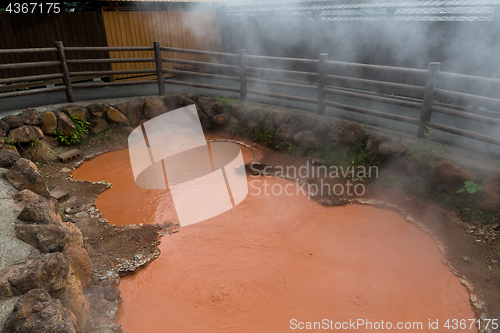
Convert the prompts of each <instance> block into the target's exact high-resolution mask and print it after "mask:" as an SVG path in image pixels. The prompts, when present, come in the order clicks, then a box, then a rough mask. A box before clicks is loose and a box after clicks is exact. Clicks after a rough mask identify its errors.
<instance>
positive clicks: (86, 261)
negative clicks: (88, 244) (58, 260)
mask: <svg viewBox="0 0 500 333" xmlns="http://www.w3.org/2000/svg"><path fill="white" fill-rule="evenodd" d="M63 254H64V255H65V256H66V259H67V260H68V262H69V264H70V266H71V267H74V268H75V274H76V275H77V277H78V279H79V280H80V281H81V284H82V288H85V287H87V286H88V285H89V284H90V276H91V275H92V261H91V260H90V256H89V254H88V252H87V250H85V249H84V248H82V247H80V246H77V245H74V244H70V245H69V246H68V247H67V248H66V249H65V250H64V251H63Z"/></svg>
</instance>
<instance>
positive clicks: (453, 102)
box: [0, 42, 500, 145]
mask: <svg viewBox="0 0 500 333" xmlns="http://www.w3.org/2000/svg"><path fill="white" fill-rule="evenodd" d="M83 51H88V52H99V51H109V52H123V51H133V52H147V53H148V54H150V55H151V56H150V57H139V58H112V59H105V58H103V59H73V60H69V59H67V58H66V53H70V52H83ZM33 52H37V53H44V52H47V53H49V52H52V53H56V54H57V56H58V59H59V60H58V61H44V62H28V63H11V64H0V69H16V68H32V67H43V66H53V67H57V68H59V71H60V72H59V73H56V74H47V75H35V76H24V77H15V78H8V79H0V84H6V83H14V82H26V81H34V80H44V79H52V78H62V80H63V84H62V85H60V86H55V87H48V88H40V89H33V90H24V91H14V92H8V93H3V94H0V98H6V97H14V96H24V95H28V94H35V93H42V92H43V93H45V92H51V91H59V90H64V91H65V92H66V97H67V100H68V102H73V101H74V97H73V89H82V88H97V87H105V86H122V85H135V84H147V83H154V84H157V85H158V94H159V95H164V94H165V87H164V84H165V83H168V84H175V85H181V86H189V87H198V88H207V89H215V90H223V91H231V92H238V93H240V98H241V100H243V101H244V100H246V99H247V95H248V94H251V95H260V96H266V97H271V98H278V99H285V100H292V101H297V102H303V103H310V104H315V105H317V113H318V114H321V115H323V114H325V108H326V107H327V106H329V107H334V108H338V109H343V110H347V111H350V112H355V113H360V114H366V115H370V116H375V117H379V118H384V119H390V120H395V121H400V122H404V123H408V124H413V125H416V126H418V131H417V136H418V137H423V136H424V135H425V133H426V131H427V129H428V128H429V127H430V128H435V129H437V130H440V131H444V132H448V133H452V134H456V135H460V136H464V137H468V138H472V139H475V140H479V141H483V142H487V143H490V144H494V145H500V139H499V138H496V137H493V136H488V135H484V134H481V133H477V132H472V131H468V130H464V129H460V128H457V127H452V126H449V125H445V124H441V123H437V122H434V121H431V115H432V113H440V114H445V115H448V116H452V117H457V118H462V119H467V120H473V121H476V122H479V123H483V124H488V125H493V126H500V98H499V96H498V94H499V93H500V80H498V79H490V78H484V77H478V76H470V75H462V74H455V73H447V72H443V71H440V64H439V63H431V64H430V65H429V69H428V70H423V69H411V68H401V67H390V66H378V65H367V64H358V63H347V62H338V61H330V60H328V55H327V54H321V55H320V57H319V59H298V58H282V57H266V56H254V55H247V54H246V52H245V50H240V52H239V54H232V53H221V52H212V51H200V50H189V49H180V48H174V47H164V46H161V45H160V42H154V43H153V46H144V47H64V46H63V44H62V42H56V43H55V47H53V48H38V49H11V50H0V55H2V54H12V53H33ZM175 53H181V54H186V55H194V56H202V57H203V59H206V61H197V60H185V59H178V58H174V57H172V56H170V57H164V56H163V55H164V54H167V55H171V54H175ZM110 63H151V64H154V66H153V67H151V68H147V69H128V70H105V71H78V72H70V71H69V69H68V65H71V64H110ZM164 64H178V65H184V66H186V67H185V68H184V69H185V70H179V69H172V67H170V66H165V65H164ZM165 67H167V68H165ZM290 68H302V69H304V70H303V71H297V70H291V69H290ZM200 69H204V70H203V71H200ZM121 74H152V75H154V79H149V80H144V81H121V82H120V81H117V82H102V83H95V82H93V83H72V81H71V79H72V78H74V77H84V76H85V77H90V78H92V77H103V76H109V75H121ZM187 74H189V75H192V76H196V77H204V78H210V79H217V80H221V81H223V82H226V81H232V82H236V83H237V84H236V86H239V87H234V85H233V86H232V87H230V86H224V85H213V84H204V83H196V82H189V81H183V80H182V79H178V78H179V77H181V78H182V77H183V76H185V75H187ZM169 75H170V77H166V76H169ZM171 75H174V76H171ZM176 78H177V79H176ZM292 80H295V81H293V82H292ZM249 83H250V84H265V85H267V86H277V87H285V88H293V89H300V90H304V91H312V92H313V93H314V96H315V97H314V98H310V97H309V98H306V97H300V96H296V95H295V96H292V95H286V94H278V93H272V92H269V91H264V90H253V89H248V84H249ZM335 96H346V97H352V98H357V99H364V100H369V101H376V102H382V103H386V104H391V105H396V106H402V107H407V108H413V109H417V110H420V119H417V118H412V117H408V116H403V115H399V114H393V113H386V112H381V111H376V110H372V109H368V108H362V107H357V106H352V105H348V104H342V103H338V102H336V101H335V100H334V98H335ZM328 97H332V98H333V100H332V99H329V98H328ZM471 105H473V106H474V107H473V108H471V107H470V106H471Z"/></svg>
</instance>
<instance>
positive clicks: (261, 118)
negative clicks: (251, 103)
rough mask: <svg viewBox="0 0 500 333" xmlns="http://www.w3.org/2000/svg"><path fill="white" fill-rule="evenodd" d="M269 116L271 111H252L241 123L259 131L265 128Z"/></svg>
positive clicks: (245, 115) (246, 114)
mask: <svg viewBox="0 0 500 333" xmlns="http://www.w3.org/2000/svg"><path fill="white" fill-rule="evenodd" d="M268 115H269V111H266V110H250V111H248V112H246V113H245V114H244V115H243V117H242V118H241V122H242V123H243V124H245V125H247V127H248V128H255V130H257V129H260V128H264V123H265V121H266V118H267V116H268ZM255 130H254V131H255Z"/></svg>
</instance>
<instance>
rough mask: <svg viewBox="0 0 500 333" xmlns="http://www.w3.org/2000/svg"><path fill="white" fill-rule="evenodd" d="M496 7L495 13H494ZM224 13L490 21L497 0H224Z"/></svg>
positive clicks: (498, 11) (499, 2) (499, 12)
mask: <svg viewBox="0 0 500 333" xmlns="http://www.w3.org/2000/svg"><path fill="white" fill-rule="evenodd" d="M495 9H496V12H495ZM225 12H226V13H228V14H231V15H240V16H249V15H257V14H258V15H262V14H265V13H272V14H273V15H279V14H280V13H283V14H285V13H288V14H289V13H293V14H294V15H300V16H314V17H319V18H320V19H322V20H326V21H381V20H387V19H388V18H391V19H394V20H400V21H492V20H493V17H494V16H496V15H500V0H424V1H380V0H379V1H371V2H364V1H356V2H353V1H350V2H346V1H317V0H316V1H307V0H305V1H302V2H296V1H293V2H292V1H286V0H285V1H283V0H281V1H280V0H275V1H272V2H271V1H265V0H264V1H261V0H254V1H253V2H248V1H247V2H245V3H241V2H239V3H235V2H234V1H231V0H228V4H227V5H226V6H225Z"/></svg>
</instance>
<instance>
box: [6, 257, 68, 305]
mask: <svg viewBox="0 0 500 333" xmlns="http://www.w3.org/2000/svg"><path fill="white" fill-rule="evenodd" d="M68 275H69V265H68V262H67V260H66V257H65V256H64V254H62V253H61V252H54V253H49V254H46V255H44V256H42V257H40V258H38V259H36V260H34V261H32V262H31V263H29V264H27V265H19V266H17V267H16V268H15V269H14V271H13V272H12V273H11V275H10V276H9V277H8V280H9V283H10V284H11V286H12V290H13V291H14V292H15V293H16V294H17V295H22V294H24V293H27V292H28V291H30V290H32V289H38V288H40V289H43V290H45V291H46V292H47V293H49V294H50V295H51V296H52V297H59V296H60V295H61V293H62V292H63V290H64V288H65V287H66V282H67V280H68Z"/></svg>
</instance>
